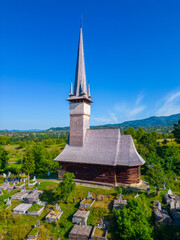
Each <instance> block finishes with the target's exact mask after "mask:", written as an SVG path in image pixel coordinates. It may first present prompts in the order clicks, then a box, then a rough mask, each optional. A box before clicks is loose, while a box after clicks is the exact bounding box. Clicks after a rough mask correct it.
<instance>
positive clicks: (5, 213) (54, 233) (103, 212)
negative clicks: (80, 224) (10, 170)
mask: <svg viewBox="0 0 180 240" xmlns="http://www.w3.org/2000/svg"><path fill="white" fill-rule="evenodd" d="M57 186H58V183H56V182H48V181H43V179H41V184H40V186H39V187H38V188H39V189H41V190H43V191H44V193H43V194H42V195H41V196H42V197H43V198H44V199H48V202H51V204H48V205H47V206H46V208H45V209H44V211H43V212H42V214H41V215H40V216H39V217H35V216H29V215H18V214H13V213H12V209H13V208H14V207H15V206H17V205H18V204H19V202H18V201H15V200H13V201H12V206H10V207H9V208H8V209H6V210H4V208H3V207H4V206H5V203H4V202H3V200H4V199H7V198H8V197H10V196H11V195H12V194H14V193H15V192H17V190H16V191H15V190H13V191H11V192H10V193H9V194H7V191H4V194H3V195H1V196H0V233H1V235H2V236H5V239H7V240H12V238H15V239H21V238H22V239H26V236H27V234H28V233H29V232H30V231H31V230H32V228H33V226H34V225H35V224H36V222H37V220H39V221H40V225H41V231H40V233H39V237H38V239H39V240H46V239H50V238H54V239H58V237H61V239H62V240H68V235H69V232H70V230H71V228H72V226H73V223H72V216H73V214H74V213H75V212H76V211H77V210H78V208H79V204H80V201H81V199H83V198H86V197H87V194H88V192H91V194H92V195H93V197H94V198H95V199H96V198H98V199H101V198H100V196H102V195H103V196H104V201H100V200H99V201H98V200H96V201H95V203H94V205H93V208H92V209H91V213H90V215H89V217H88V225H97V223H98V222H99V219H100V218H103V219H105V220H109V221H112V220H113V213H112V202H113V199H114V198H115V196H116V191H115V190H114V189H113V188H112V189H110V190H108V189H101V188H93V187H84V186H76V189H75V190H74V192H73V193H72V195H71V196H70V198H69V202H68V203H64V202H62V201H61V200H60V199H59V200H58V199H57V200H56V199H55V198H54V195H53V192H54V190H55V189H56V188H57ZM155 192H156V190H155V189H154V188H152V189H151V194H150V196H149V197H147V196H146V192H143V191H141V192H140V191H139V192H138V193H139V195H140V197H141V198H142V199H143V201H146V202H147V203H148V206H150V207H151V206H153V200H159V201H161V202H162V200H163V197H162V195H163V194H164V193H166V192H167V190H162V191H161V194H160V195H159V196H156V194H155ZM136 193H137V191H128V190H124V189H123V196H124V199H126V200H128V199H129V198H130V197H134V196H135V195H136ZM73 199H74V200H75V201H74V200H73ZM56 202H58V203H59V205H60V207H61V209H62V211H63V214H62V216H61V218H60V219H59V221H58V222H57V223H47V222H46V221H45V216H46V215H47V214H48V213H49V212H50V211H51V210H52V208H54V206H55V203H56ZM1 205H2V207H1ZM35 206H36V205H33V209H37V208H36V207H35ZM40 207H42V206H40ZM38 209H39V207H38ZM29 210H31V209H29ZM32 211H34V210H32ZM151 211H152V210H151ZM7 231H8V232H9V236H7V235H6V233H7ZM111 234H112V233H111V231H110V232H109V238H108V239H112V238H111V236H112V235H111Z"/></svg>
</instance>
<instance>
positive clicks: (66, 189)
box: [56, 172, 76, 202]
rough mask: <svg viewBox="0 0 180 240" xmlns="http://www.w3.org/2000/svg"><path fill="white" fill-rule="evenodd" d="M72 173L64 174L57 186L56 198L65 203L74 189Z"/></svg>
mask: <svg viewBox="0 0 180 240" xmlns="http://www.w3.org/2000/svg"><path fill="white" fill-rule="evenodd" d="M74 177H75V176H74V173H70V172H66V173H65V174H64V176H63V180H62V182H60V183H59V186H58V188H57V191H56V197H58V198H60V199H63V200H64V201H65V202H67V201H68V199H69V197H70V195H71V193H72V192H73V190H74V189H75V187H76V183H75V182H74V180H73V178H74Z"/></svg>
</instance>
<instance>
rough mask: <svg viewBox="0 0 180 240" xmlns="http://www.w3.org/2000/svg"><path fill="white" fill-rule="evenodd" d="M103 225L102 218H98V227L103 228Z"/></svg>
mask: <svg viewBox="0 0 180 240" xmlns="http://www.w3.org/2000/svg"><path fill="white" fill-rule="evenodd" d="M103 225H104V223H103V219H102V218H100V220H99V227H100V228H103Z"/></svg>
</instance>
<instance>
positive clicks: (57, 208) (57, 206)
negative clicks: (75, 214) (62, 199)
mask: <svg viewBox="0 0 180 240" xmlns="http://www.w3.org/2000/svg"><path fill="white" fill-rule="evenodd" d="M56 210H58V211H61V208H60V206H59V204H57V203H56Z"/></svg>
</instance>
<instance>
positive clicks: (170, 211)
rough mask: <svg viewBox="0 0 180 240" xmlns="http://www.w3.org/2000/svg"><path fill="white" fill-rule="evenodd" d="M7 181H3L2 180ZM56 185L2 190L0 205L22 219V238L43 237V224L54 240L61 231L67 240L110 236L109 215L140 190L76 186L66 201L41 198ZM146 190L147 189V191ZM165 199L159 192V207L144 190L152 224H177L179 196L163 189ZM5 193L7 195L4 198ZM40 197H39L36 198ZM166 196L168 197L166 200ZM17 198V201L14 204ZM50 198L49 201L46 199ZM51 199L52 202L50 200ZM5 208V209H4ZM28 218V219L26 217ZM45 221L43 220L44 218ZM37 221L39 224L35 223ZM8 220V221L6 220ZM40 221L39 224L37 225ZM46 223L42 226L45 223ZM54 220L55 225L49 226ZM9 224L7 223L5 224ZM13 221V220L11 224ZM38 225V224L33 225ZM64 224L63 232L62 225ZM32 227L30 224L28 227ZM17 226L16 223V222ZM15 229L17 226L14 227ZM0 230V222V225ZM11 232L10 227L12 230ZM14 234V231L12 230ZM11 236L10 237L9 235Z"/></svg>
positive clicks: (43, 183)
mask: <svg viewBox="0 0 180 240" xmlns="http://www.w3.org/2000/svg"><path fill="white" fill-rule="evenodd" d="M6 184H7V183H6ZM56 188H57V183H50V182H41V184H40V185H39V186H38V188H37V187H35V186H33V187H28V190H27V189H26V188H25V186H24V187H22V188H21V189H15V188H14V189H12V190H9V189H6V190H4V189H2V190H1V196H3V195H4V197H3V198H2V199H4V200H3V201H2V202H0V209H1V206H4V207H6V208H8V209H9V211H10V212H11V214H12V216H13V215H14V216H16V217H17V219H18V218H19V220H16V221H17V224H18V221H19V224H21V223H20V222H21V221H22V220H21V219H22V218H24V221H23V223H24V225H25V226H26V227H25V228H24V227H23V225H22V227H21V232H22V233H19V234H20V236H21V238H23V239H25V238H26V239H29V240H30V239H31V240H33V239H36V240H38V239H46V238H41V237H42V236H43V231H40V228H41V227H42V229H43V227H44V226H46V229H47V234H48V236H49V239H50V236H52V237H54V239H57V238H56V237H57V236H61V238H62V239H64V240H66V239H67V238H66V237H63V236H64V234H65V233H66V235H67V234H68V239H71V240H75V239H76V240H81V239H82V240H85V239H87V240H89V239H91V240H105V239H111V237H110V236H111V235H112V232H109V226H110V225H111V224H112V223H111V221H112V220H111V219H112V214H113V211H114V210H115V212H116V211H118V209H119V210H120V211H121V210H122V208H123V206H124V207H128V201H129V198H130V197H133V198H134V199H137V198H140V199H141V194H142V193H140V192H139V193H137V192H136V193H133V192H132V193H131V191H130V192H128V191H127V192H126V193H125V192H123V194H117V192H116V190H115V189H112V188H109V189H108V190H106V189H100V188H90V187H81V186H76V189H77V190H75V192H74V193H73V194H72V196H71V198H70V200H69V202H68V203H65V202H63V201H60V202H58V203H57V202H55V201H56V199H53V197H52V199H50V198H49V197H48V199H46V198H41V195H42V196H43V197H44V196H45V195H43V192H44V191H46V192H47V194H48V195H47V196H49V194H50V193H51V190H53V189H56ZM149 191H150V190H149ZM167 192H168V193H167V194H164V195H165V196H167V197H166V198H165V197H164V196H163V195H162V199H164V201H165V199H167V201H165V205H163V206H161V201H160V200H159V199H158V200H156V198H155V197H149V195H148V192H145V193H146V195H147V196H148V197H147V199H148V198H149V203H151V202H152V204H153V209H152V212H153V214H154V216H155V224H156V226H157V227H159V226H161V225H169V226H179V224H180V217H179V216H180V215H179V207H178V206H179V205H178V204H179V197H178V195H174V194H173V193H172V191H171V192H170V191H167ZM1 196H0V199H1ZM6 196H7V197H6ZM40 199H41V200H40ZM168 199H170V200H169V201H168ZM18 201H20V203H19V204H18ZM49 201H50V202H49ZM51 201H52V203H51ZM2 209H3V208H2ZM4 209H5V208H4ZM98 209H101V211H102V212H103V215H101V217H100V216H99V215H98V211H99V210H98ZM107 215H109V216H111V217H109V218H108V220H106V221H105V220H104V221H103V219H104V217H106V216H107ZM30 217H32V219H30ZM43 219H44V220H45V221H44V220H43ZM37 220H38V221H39V223H38V224H37V223H36V222H37ZM9 221H11V220H9ZM40 222H41V227H40ZM45 222H46V225H45ZM53 223H56V224H57V225H52V224H53ZM9 224H10V225H11V223H9ZM12 224H13V223H12ZM37 225H38V226H37ZM66 225H67V226H68V227H67V228H66V229H68V230H66V232H65V231H64V227H63V226H66ZM32 226H34V227H33V228H32ZM17 227H19V225H17ZM15 229H16V231H17V228H15ZM0 230H1V225H0ZM14 231H15V230H14ZM12 234H13V230H12ZM14 234H16V233H15V232H14ZM12 238H13V236H12Z"/></svg>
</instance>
